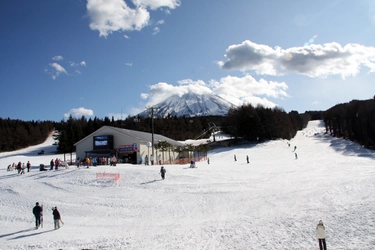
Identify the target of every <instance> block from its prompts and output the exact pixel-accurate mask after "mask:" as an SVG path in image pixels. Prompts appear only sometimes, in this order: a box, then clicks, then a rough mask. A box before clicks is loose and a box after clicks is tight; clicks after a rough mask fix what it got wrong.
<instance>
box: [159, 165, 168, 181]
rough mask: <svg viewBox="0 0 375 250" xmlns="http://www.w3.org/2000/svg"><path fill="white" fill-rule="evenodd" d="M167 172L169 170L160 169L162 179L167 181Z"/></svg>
mask: <svg viewBox="0 0 375 250" xmlns="http://www.w3.org/2000/svg"><path fill="white" fill-rule="evenodd" d="M166 172H167V170H166V169H165V168H164V167H163V166H161V168H160V175H161V178H162V179H163V180H164V179H165V173H166Z"/></svg>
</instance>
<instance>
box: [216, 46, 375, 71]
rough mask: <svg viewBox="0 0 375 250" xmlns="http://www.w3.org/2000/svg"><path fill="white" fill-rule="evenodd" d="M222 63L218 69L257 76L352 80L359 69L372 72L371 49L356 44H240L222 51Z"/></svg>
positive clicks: (373, 49)
mask: <svg viewBox="0 0 375 250" xmlns="http://www.w3.org/2000/svg"><path fill="white" fill-rule="evenodd" d="M225 57H226V58H227V61H226V62H223V61H219V62H218V64H219V66H220V67H221V68H222V69H229V70H242V71H246V70H252V71H255V72H256V73H258V74H261V75H285V74H292V73H297V74H301V75H306V76H309V77H327V76H329V75H341V77H343V78H345V77H348V76H355V75H357V74H358V73H359V71H360V69H361V67H367V68H369V69H370V72H374V71H375V47H366V46H363V45H360V44H347V45H345V46H344V47H342V46H341V45H340V44H338V43H334V42H333V43H327V44H323V45H317V44H311V45H309V46H304V47H293V48H289V49H282V48H280V47H275V48H271V47H269V46H267V45H262V44H256V43H253V42H251V41H248V40H247V41H244V42H243V43H241V44H236V45H231V46H229V48H228V49H227V50H226V55H225Z"/></svg>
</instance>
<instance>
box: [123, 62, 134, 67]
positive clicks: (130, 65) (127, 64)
mask: <svg viewBox="0 0 375 250" xmlns="http://www.w3.org/2000/svg"><path fill="white" fill-rule="evenodd" d="M125 65H126V66H129V67H132V66H133V63H125Z"/></svg>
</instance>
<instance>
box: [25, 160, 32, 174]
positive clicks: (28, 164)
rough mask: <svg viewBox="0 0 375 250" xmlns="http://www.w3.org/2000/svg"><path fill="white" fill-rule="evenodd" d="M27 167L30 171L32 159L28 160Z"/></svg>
mask: <svg viewBox="0 0 375 250" xmlns="http://www.w3.org/2000/svg"><path fill="white" fill-rule="evenodd" d="M26 167H27V172H30V168H31V163H30V161H27V164H26Z"/></svg>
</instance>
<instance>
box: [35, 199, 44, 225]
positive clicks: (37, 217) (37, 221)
mask: <svg viewBox="0 0 375 250" xmlns="http://www.w3.org/2000/svg"><path fill="white" fill-rule="evenodd" d="M33 214H34V216H35V229H38V228H39V226H40V218H41V217H42V216H43V208H42V207H41V206H39V202H37V203H36V204H35V207H34V208H33Z"/></svg>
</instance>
